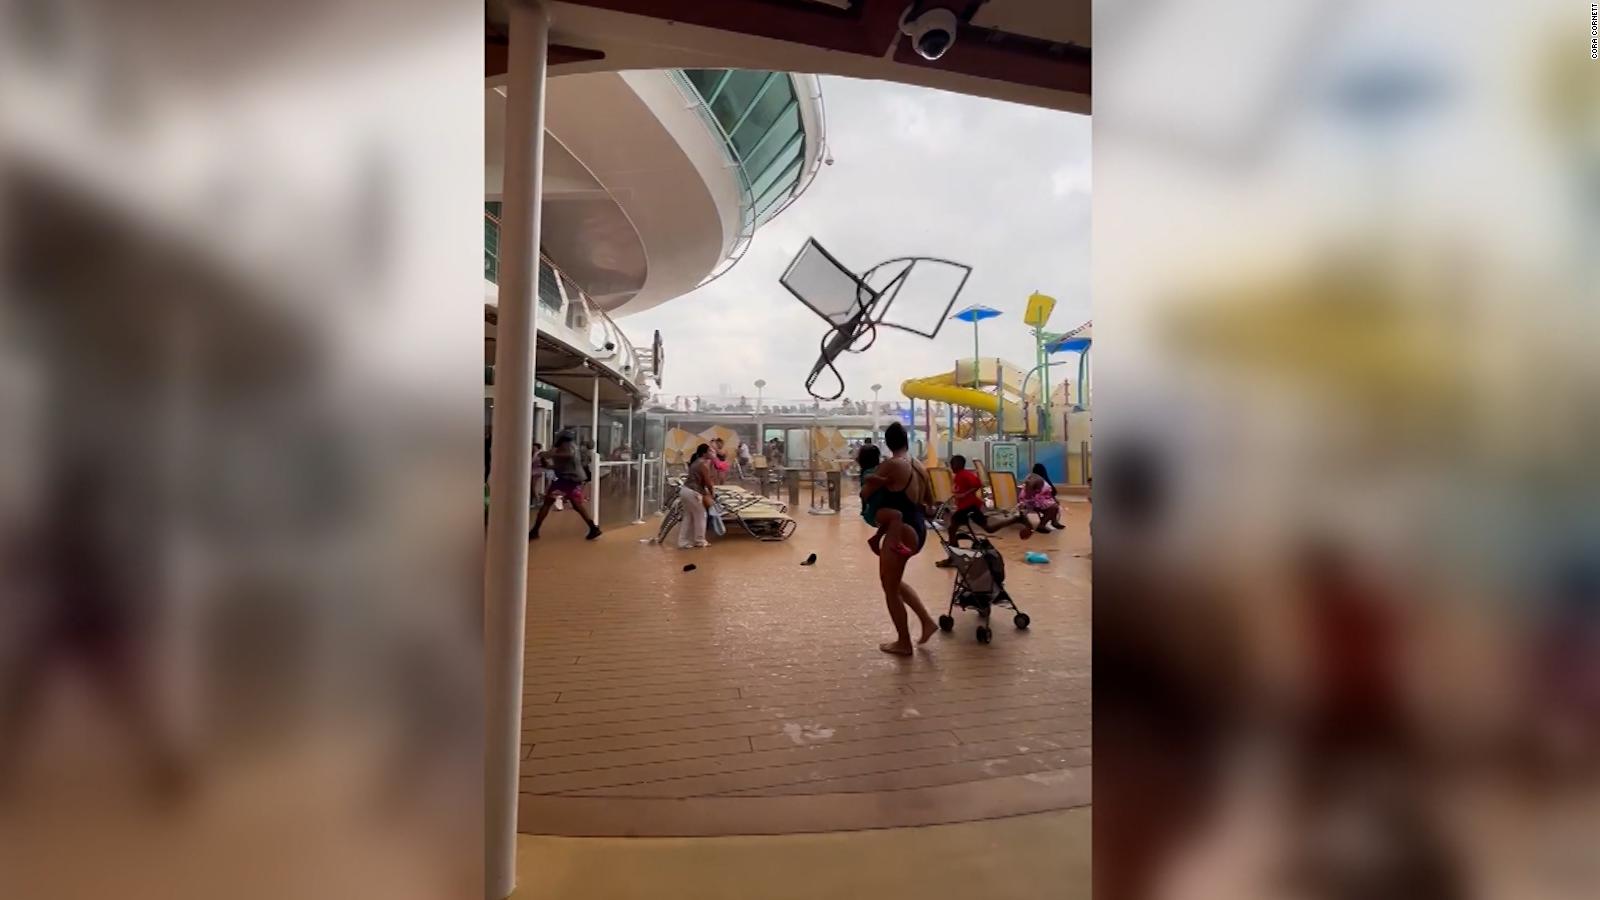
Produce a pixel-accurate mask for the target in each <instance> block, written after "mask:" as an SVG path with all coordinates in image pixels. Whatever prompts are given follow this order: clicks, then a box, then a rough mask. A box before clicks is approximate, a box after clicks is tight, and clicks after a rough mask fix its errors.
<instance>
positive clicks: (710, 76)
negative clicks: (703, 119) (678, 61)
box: [683, 69, 727, 99]
mask: <svg viewBox="0 0 1600 900" xmlns="http://www.w3.org/2000/svg"><path fill="white" fill-rule="evenodd" d="M726 71H727V70H726V69H684V70H683V74H684V76H685V77H686V78H688V79H689V83H690V84H692V85H694V89H695V90H697V91H699V92H700V97H701V98H702V99H704V98H706V97H710V96H711V95H712V94H713V93H715V92H716V90H717V82H719V81H721V80H722V73H723V72H726Z"/></svg>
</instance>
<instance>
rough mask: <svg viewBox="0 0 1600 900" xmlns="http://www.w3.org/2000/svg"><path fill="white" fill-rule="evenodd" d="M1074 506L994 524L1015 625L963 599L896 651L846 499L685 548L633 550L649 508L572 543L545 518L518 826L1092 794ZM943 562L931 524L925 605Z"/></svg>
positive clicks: (669, 830) (550, 830)
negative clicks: (977, 632)
mask: <svg viewBox="0 0 1600 900" xmlns="http://www.w3.org/2000/svg"><path fill="white" fill-rule="evenodd" d="M1088 509H1089V508H1088V506H1087V505H1086V504H1084V503H1082V502H1069V503H1068V504H1067V516H1066V518H1067V521H1068V525H1069V528H1068V531H1067V532H1066V533H1065V534H1059V533H1058V534H1052V535H1039V536H1035V537H1034V538H1033V539H1032V540H1030V541H1028V542H1027V543H1026V544H1024V543H1023V542H1022V541H1021V540H1020V539H1019V537H1018V535H1017V532H1016V530H1015V529H1011V530H1009V531H1007V532H1006V533H1004V535H1003V536H1002V537H1001V538H1000V540H999V544H1000V546H1001V548H1002V550H1003V552H1004V554H1005V556H1006V559H1007V566H1008V578H1007V585H1008V587H1009V589H1010V592H1011V594H1012V595H1013V596H1014V597H1015V598H1016V599H1017V602H1018V604H1019V605H1020V606H1021V607H1022V608H1023V609H1024V610H1025V611H1026V612H1027V613H1028V614H1029V615H1030V617H1031V618H1032V625H1031V627H1030V629H1029V630H1027V631H1018V630H1017V629H1016V628H1015V627H1013V624H1012V622H1011V615H1010V613H1009V612H1003V613H999V612H997V613H996V615H995V617H994V620H993V623H992V624H993V627H994V629H995V637H994V640H993V642H992V643H991V644H989V645H987V646H985V645H982V644H979V643H978V642H977V641H976V640H975V639H974V636H973V631H974V628H975V626H976V624H977V618H976V616H975V615H974V614H972V613H964V612H961V611H957V612H956V613H955V614H954V615H955V618H956V628H955V631H954V632H953V633H950V634H939V635H937V636H936V637H935V638H934V639H933V640H931V641H930V642H929V643H928V645H926V647H924V648H923V649H922V650H920V651H919V652H918V653H917V654H916V655H915V656H914V657H912V658H909V659H900V658H896V657H891V656H887V655H885V654H883V653H881V652H879V651H878V649H877V643H878V642H879V641H881V640H886V639H888V638H889V637H892V632H891V630H890V625H889V620H888V616H887V613H886V612H885V609H884V603H883V599H882V593H881V590H880V589H879V588H878V584H877V571H876V559H875V558H874V557H873V556H872V555H871V554H870V552H869V551H868V550H867V549H866V547H865V545H864V541H865V540H866V538H867V536H868V534H869V531H868V528H867V526H866V525H865V524H864V523H863V522H862V521H861V520H860V518H859V517H858V516H855V515H853V514H850V513H848V512H847V514H846V515H843V516H837V517H812V516H806V515H803V514H802V515H801V517H800V518H801V521H800V529H799V531H798V532H797V533H796V534H795V536H794V537H793V538H791V539H790V540H789V541H788V542H786V543H780V544H764V543H759V542H756V541H754V540H752V539H749V538H747V537H743V536H735V535H730V536H729V537H727V538H725V539H723V540H722V541H718V542H715V543H713V546H711V547H710V548H707V549H703V550H696V551H680V550H677V549H676V548H675V547H672V546H665V547H663V546H656V545H651V544H647V543H641V542H640V539H641V538H645V537H648V536H649V535H651V534H653V533H654V526H653V525H651V526H646V527H640V528H635V529H627V530H619V531H611V532H607V534H606V535H605V537H603V538H602V539H601V540H599V541H595V542H589V543H585V542H584V541H582V540H581V533H580V531H579V528H578V527H577V523H576V519H575V517H572V516H570V515H567V516H561V517H558V518H557V519H555V520H552V521H551V522H550V523H549V524H548V525H547V526H546V528H545V530H544V537H543V539H542V540H540V541H539V542H538V543H537V544H534V545H533V550H532V558H531V560H530V564H529V572H530V589H529V594H530V600H529V613H528V655H527V672H526V689H527V696H526V701H525V718H524V725H523V743H524V747H523V755H524V758H523V763H522V791H523V794H522V802H521V810H520V820H521V830H522V831H524V832H527V833H534V834H562V835H711V834H784V833H797V832H811V831H834V830H845V829H862V828H881V827H891V826H905V825H928V824H936V823H947V822H961V821H972V820H976V819H985V818H994V817H999V816H1008V815H1016V814H1020V813H1027V812H1039V811H1044V810H1051V809H1065V808H1071V807H1075V806H1083V805H1086V804H1088V803H1089V800H1090V795H1089V784H1090V769H1089V765H1090V710H1089V698H1090V691H1089V687H1090V684H1089V681H1090V671H1089V660H1090V633H1089V560H1088V559H1087V558H1086V554H1087V552H1088V548H1089V543H1088V527H1087V526H1088ZM1024 549H1029V550H1043V551H1045V552H1047V553H1049V554H1050V556H1051V562H1050V564H1048V565H1045V566H1030V565H1025V564H1024V563H1023V561H1022V553H1023V550H1024ZM812 552H815V553H817V555H818V561H817V564H816V565H814V566H801V565H800V562H801V561H802V560H803V559H804V558H805V557H806V555H807V554H809V553H812ZM940 555H941V553H940V550H939V545H938V543H937V541H936V540H935V539H934V538H933V537H932V536H930V537H929V546H928V548H927V549H925V550H924V552H923V553H922V554H921V555H919V556H918V557H916V558H915V559H913V560H912V563H911V567H910V569H909V571H910V573H911V575H910V579H909V580H910V582H911V583H912V584H913V585H914V586H915V587H916V588H917V590H918V591H919V592H920V593H921V595H922V597H923V599H924V601H925V602H926V603H927V604H928V606H929V609H930V610H932V611H933V613H934V614H935V615H938V614H939V613H941V612H943V611H944V609H945V606H946V605H947V604H948V602H949V597H950V588H951V584H952V581H953V576H952V575H951V574H950V573H948V572H946V571H944V570H940V569H936V568H934V566H933V563H934V561H935V560H936V559H938V558H939V557H940ZM687 563H694V564H695V565H696V567H697V568H696V570H695V571H692V572H684V571H682V568H683V566H684V565H685V564H687Z"/></svg>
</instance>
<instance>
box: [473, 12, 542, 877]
mask: <svg viewBox="0 0 1600 900" xmlns="http://www.w3.org/2000/svg"><path fill="white" fill-rule="evenodd" d="M508 5H509V7H510V14H511V21H510V25H511V28H510V53H509V54H508V56H509V66H508V71H507V74H506V117H505V118H506V126H505V127H506V131H505V142H506V146H505V183H504V187H503V194H502V198H501V200H502V207H501V214H500V229H501V231H500V238H501V240H500V300H499V303H500V311H499V325H498V327H497V328H496V331H495V404H494V445H493V448H492V449H491V455H490V471H489V534H488V538H487V543H486V546H485V554H484V579H483V582H484V598H483V606H484V617H483V642H484V665H485V669H486V672H485V675H486V677H485V690H486V693H487V697H486V698H485V700H486V706H485V720H486V721H485V723H484V724H485V728H484V740H485V751H484V804H483V817H484V819H483V824H484V830H483V839H484V896H485V897H486V898H488V900H502V898H505V897H508V896H510V895H511V892H512V891H514V890H515V889H516V886H517V794H518V790H517V787H518V783H517V775H518V771H517V770H518V762H519V758H520V756H521V752H520V750H521V745H522V665H523V653H524V640H523V638H524V628H525V627H526V623H527V590H528V490H529V480H530V477H531V475H532V472H531V461H530V458H529V457H530V454H531V453H532V449H533V382H534V346H535V336H536V334H537V327H538V326H537V322H536V320H535V317H536V316H537V315H538V306H539V305H538V303H537V301H536V297H535V292H536V291H537V289H538V284H539V281H538V270H539V204H540V199H541V198H542V196H543V191H544V185H543V175H544V91H545V63H546V59H545V56H546V50H547V48H548V45H549V37H550V20H549V18H548V17H547V16H546V14H545V10H544V7H543V6H542V5H541V4H540V3H539V2H538V0H514V2H512V3H510V4H508Z"/></svg>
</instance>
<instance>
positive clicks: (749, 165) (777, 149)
mask: <svg viewBox="0 0 1600 900" xmlns="http://www.w3.org/2000/svg"><path fill="white" fill-rule="evenodd" d="M799 133H800V111H799V110H798V109H791V110H789V111H788V112H787V113H785V114H784V115H783V117H782V118H780V119H779V120H778V121H777V122H775V123H773V125H772V131H771V132H770V133H768V134H767V135H766V136H765V137H762V138H761V139H760V140H759V141H757V143H756V147H755V149H754V150H753V151H752V152H751V153H750V155H749V156H748V157H746V158H745V161H744V170H745V171H746V172H747V173H749V175H750V180H751V181H756V180H758V179H760V177H761V176H762V175H764V174H766V171H767V167H768V166H770V165H772V164H773V163H774V162H775V161H776V160H777V159H778V155H779V154H780V153H782V152H783V151H784V148H785V147H787V146H788V145H789V141H791V140H793V138H794V136H795V135H797V134H799ZM779 168H782V166H780V167H779Z"/></svg>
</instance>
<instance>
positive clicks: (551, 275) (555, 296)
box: [539, 259, 561, 310]
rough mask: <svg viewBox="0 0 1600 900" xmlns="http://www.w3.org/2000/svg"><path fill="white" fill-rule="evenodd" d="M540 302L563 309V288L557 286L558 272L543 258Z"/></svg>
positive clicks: (540, 278) (540, 264)
mask: <svg viewBox="0 0 1600 900" xmlns="http://www.w3.org/2000/svg"><path fill="white" fill-rule="evenodd" d="M539 302H540V303H542V304H544V305H545V306H547V307H549V308H550V309H552V310H559V309H561V289H560V288H559V287H557V286H556V272H555V270H554V269H552V268H550V264H549V263H547V262H545V261H544V260H542V259H541V260H539Z"/></svg>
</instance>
